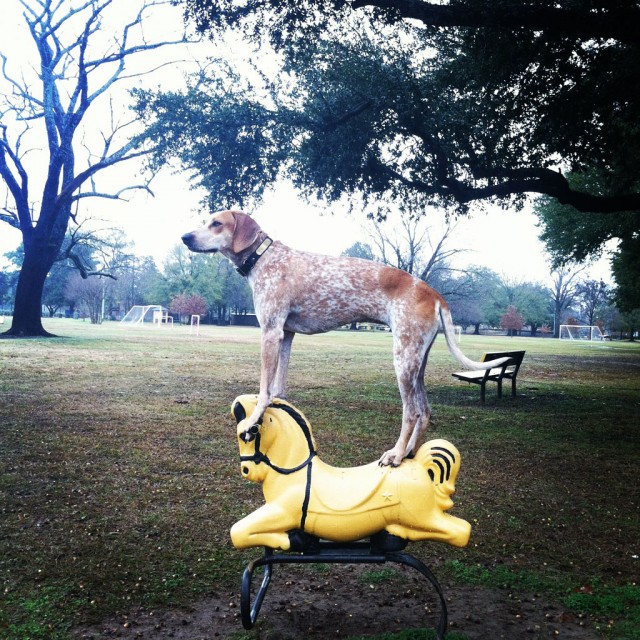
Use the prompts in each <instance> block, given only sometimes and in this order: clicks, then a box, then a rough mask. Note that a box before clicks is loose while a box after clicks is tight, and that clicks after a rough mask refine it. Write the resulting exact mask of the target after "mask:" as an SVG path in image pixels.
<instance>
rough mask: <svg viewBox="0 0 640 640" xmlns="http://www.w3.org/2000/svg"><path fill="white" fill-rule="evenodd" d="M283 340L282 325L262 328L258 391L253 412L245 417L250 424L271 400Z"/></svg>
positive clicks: (256, 421)
mask: <svg viewBox="0 0 640 640" xmlns="http://www.w3.org/2000/svg"><path fill="white" fill-rule="evenodd" d="M283 340H284V330H283V329H282V327H272V328H263V330H262V347H261V354H260V359H261V369H260V392H259V394H258V402H257V403H256V406H255V409H254V410H253V413H252V414H251V415H250V416H249V418H248V419H247V423H248V424H250V425H253V424H257V423H258V422H259V420H260V418H262V414H263V413H264V412H265V409H266V408H267V407H268V406H269V405H270V404H271V401H272V400H273V398H274V396H273V389H274V383H275V380H276V372H277V371H278V359H279V356H280V348H281V345H282V341H283Z"/></svg>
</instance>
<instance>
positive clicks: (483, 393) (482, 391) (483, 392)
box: [480, 382, 485, 404]
mask: <svg viewBox="0 0 640 640" xmlns="http://www.w3.org/2000/svg"><path fill="white" fill-rule="evenodd" d="M484 397H485V383H484V382H481V383H480V402H481V403H482V404H484Z"/></svg>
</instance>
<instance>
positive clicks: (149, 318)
mask: <svg viewBox="0 0 640 640" xmlns="http://www.w3.org/2000/svg"><path fill="white" fill-rule="evenodd" d="M165 312H166V309H165V308H164V307H161V306H160V305H159V304H149V305H141V304H136V305H134V306H133V307H131V309H129V311H128V312H127V314H126V315H125V317H124V318H122V320H120V325H121V326H123V327H134V326H136V325H144V323H145V322H149V323H155V322H157V319H158V317H160V318H162V316H163V313H165Z"/></svg>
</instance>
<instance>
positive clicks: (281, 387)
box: [272, 331, 296, 400]
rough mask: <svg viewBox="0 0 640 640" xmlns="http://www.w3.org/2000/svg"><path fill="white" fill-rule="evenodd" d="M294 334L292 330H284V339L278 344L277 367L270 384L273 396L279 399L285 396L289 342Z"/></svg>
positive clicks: (289, 350)
mask: <svg viewBox="0 0 640 640" xmlns="http://www.w3.org/2000/svg"><path fill="white" fill-rule="evenodd" d="M295 335H296V334H295V333H294V332H293V331H285V332H284V339H283V340H282V343H281V345H280V354H279V355H278V368H277V370H276V376H275V380H274V381H273V385H272V395H273V397H274V398H280V399H281V400H284V399H285V398H286V397H287V396H286V390H287V372H288V371H289V359H290V358H291V343H292V342H293V338H294V337H295Z"/></svg>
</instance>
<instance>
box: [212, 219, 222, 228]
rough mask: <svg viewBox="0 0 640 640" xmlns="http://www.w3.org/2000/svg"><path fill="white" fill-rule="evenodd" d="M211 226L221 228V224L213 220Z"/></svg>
mask: <svg viewBox="0 0 640 640" xmlns="http://www.w3.org/2000/svg"><path fill="white" fill-rule="evenodd" d="M211 226H212V227H221V226H222V222H220V220H214V221H213V222H212V223H211Z"/></svg>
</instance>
